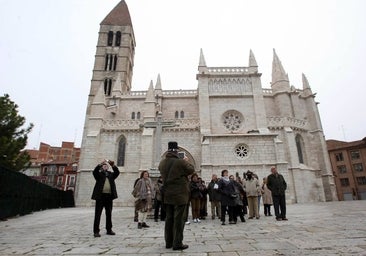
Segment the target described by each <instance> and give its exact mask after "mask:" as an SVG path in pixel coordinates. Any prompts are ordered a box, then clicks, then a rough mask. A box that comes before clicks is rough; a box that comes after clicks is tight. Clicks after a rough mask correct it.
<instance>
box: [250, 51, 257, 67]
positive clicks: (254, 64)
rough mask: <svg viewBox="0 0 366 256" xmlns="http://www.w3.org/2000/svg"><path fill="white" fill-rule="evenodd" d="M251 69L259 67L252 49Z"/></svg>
mask: <svg viewBox="0 0 366 256" xmlns="http://www.w3.org/2000/svg"><path fill="white" fill-rule="evenodd" d="M249 67H258V64H257V61H256V60H255V57H254V54H253V51H252V49H250V52H249Z"/></svg>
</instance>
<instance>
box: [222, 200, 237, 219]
mask: <svg viewBox="0 0 366 256" xmlns="http://www.w3.org/2000/svg"><path fill="white" fill-rule="evenodd" d="M226 211H227V212H228V214H229V222H230V221H234V206H226V205H222V204H221V222H225V215H226Z"/></svg>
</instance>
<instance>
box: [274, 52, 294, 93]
mask: <svg viewBox="0 0 366 256" xmlns="http://www.w3.org/2000/svg"><path fill="white" fill-rule="evenodd" d="M271 86H272V89H273V90H274V91H284V90H289V89H290V82H289V79H288V75H287V73H286V72H285V69H284V68H283V66H282V63H281V61H280V59H279V58H278V56H277V54H276V50H275V49H273V61H272V83H271Z"/></svg>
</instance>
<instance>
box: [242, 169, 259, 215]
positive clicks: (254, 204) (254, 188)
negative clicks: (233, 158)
mask: <svg viewBox="0 0 366 256" xmlns="http://www.w3.org/2000/svg"><path fill="white" fill-rule="evenodd" d="M246 177H247V179H246V180H245V182H244V184H243V185H244V190H245V192H246V194H247V199H248V208H249V217H248V219H253V218H254V217H255V218H256V219H259V211H258V193H260V186H259V181H258V179H256V178H255V177H254V176H253V173H252V172H251V171H247V174H246Z"/></svg>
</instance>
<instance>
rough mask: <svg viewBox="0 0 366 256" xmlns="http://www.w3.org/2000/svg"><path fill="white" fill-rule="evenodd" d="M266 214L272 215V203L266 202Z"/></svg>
mask: <svg viewBox="0 0 366 256" xmlns="http://www.w3.org/2000/svg"><path fill="white" fill-rule="evenodd" d="M263 206H264V215H266V216H267V215H270V214H271V205H270V204H264V205H263Z"/></svg>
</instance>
